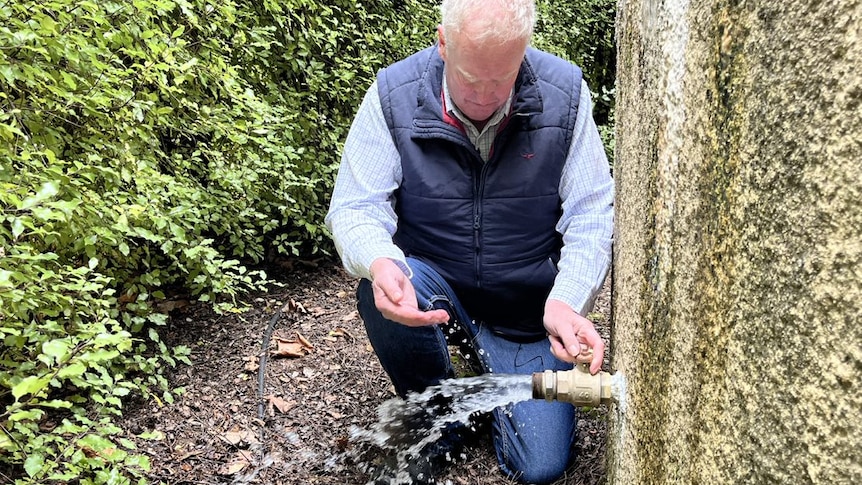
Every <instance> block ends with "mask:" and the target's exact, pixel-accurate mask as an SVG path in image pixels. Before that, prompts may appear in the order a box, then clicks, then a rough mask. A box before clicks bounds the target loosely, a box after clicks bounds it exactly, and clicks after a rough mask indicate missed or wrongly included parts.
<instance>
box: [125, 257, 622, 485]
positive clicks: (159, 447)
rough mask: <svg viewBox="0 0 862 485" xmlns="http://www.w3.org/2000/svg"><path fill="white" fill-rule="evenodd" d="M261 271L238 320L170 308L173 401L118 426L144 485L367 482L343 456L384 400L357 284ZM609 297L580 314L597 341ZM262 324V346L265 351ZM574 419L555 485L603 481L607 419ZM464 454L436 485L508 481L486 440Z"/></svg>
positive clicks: (329, 272)
mask: <svg viewBox="0 0 862 485" xmlns="http://www.w3.org/2000/svg"><path fill="white" fill-rule="evenodd" d="M268 274H270V277H272V278H276V279H277V280H278V284H275V285H273V286H272V287H271V288H270V290H269V291H268V292H266V293H261V294H257V295H251V296H249V297H248V298H247V299H246V303H247V304H248V305H250V308H249V309H248V311H246V312H243V313H228V314H222V315H219V314H215V313H214V312H213V311H212V310H211V309H210V308H208V306H206V305H188V306H185V307H181V308H178V309H175V310H173V312H172V318H171V320H170V324H169V325H168V327H167V328H166V329H165V331H164V332H163V339H164V340H165V341H166V342H167V343H168V344H169V345H185V346H187V347H188V348H190V349H191V356H190V359H191V362H192V365H182V364H181V365H179V366H178V367H177V368H176V369H174V370H172V371H171V373H170V375H169V379H170V382H171V385H172V386H173V387H179V388H182V389H184V392H182V393H181V394H179V395H178V396H177V397H175V399H174V400H173V402H172V403H167V402H165V401H164V400H162V399H156V398H154V397H151V398H150V399H148V400H143V399H140V400H138V401H137V402H132V403H130V404H129V405H128V406H127V407H126V409H125V411H124V417H123V419H122V421H121V423H120V426H121V427H122V428H123V430H124V431H125V435H126V437H127V438H128V439H130V440H132V441H134V442H135V443H136V444H137V446H138V449H139V450H140V451H141V452H142V453H144V454H146V455H148V456H149V459H150V461H151V465H152V467H151V471H150V472H149V473H148V475H149V479H150V480H151V481H152V482H154V483H159V482H161V483H167V484H222V483H263V484H303V485H304V484H365V483H366V482H367V481H368V479H369V476H368V475H367V474H366V473H365V472H364V471H363V470H364V469H365V468H366V466H367V463H365V464H363V463H359V462H358V461H361V460H357V459H356V458H355V457H354V458H351V454H350V453H346V452H349V451H350V450H351V448H352V447H353V446H354V444H353V443H351V441H350V439H349V433H350V430H351V428H352V427H360V428H366V427H369V426H370V425H371V424H372V423H373V422H374V421H375V419H376V416H375V410H376V408H377V406H378V405H380V404H381V403H382V402H383V401H385V400H387V399H391V398H394V397H395V393H394V390H393V388H392V386H391V384H390V382H389V380H388V378H387V377H386V375H385V374H384V372H383V370H382V368H381V367H380V364H379V363H378V361H377V358H376V357H375V355H374V353H373V351H372V349H371V346H370V345H369V343H368V340H367V337H366V335H365V330H364V327H363V325H362V321H361V320H360V318H359V316H358V314H357V312H356V307H355V299H354V291H355V286H356V280H355V279H352V278H351V277H349V276H348V275H347V274H346V273H345V272H344V271H343V270H342V269H341V268H340V266H339V265H338V264H336V263H335V262H333V261H329V260H321V261H316V262H310V263H309V262H304V263H299V262H295V263H283V264H282V265H280V266H279V267H278V269H277V270H272V269H270V270H269V271H268ZM609 293H610V290H609V285H608V284H605V288H604V290H603V292H602V293H601V295H600V296H599V298H598V300H597V302H596V308H595V310H594V313H592V314H591V315H590V317H591V318H592V319H593V320H594V321H595V322H596V326H597V328H598V329H599V332H600V333H601V334H602V336H603V337H604V338H605V340H606V343H607V341H608V333H609V331H608V324H607V322H608V321H609V307H610V304H609ZM280 309H282V310H283V311H282V312H281V313H280V314H278V312H279V310H280ZM277 314H278V316H276V315H277ZM273 320H275V323H274V326H273V328H274V331H273V333H272V336H273V338H272V339H270V340H269V341H266V342H265V334H266V332H267V329H268V327H269V324H270V322H271V321H273ZM278 342H280V343H281V344H280V346H279V348H276V347H277V343H278ZM264 348H266V354H265V355H266V359H265V362H263V363H264V364H265V365H264V373H263V376H264V385H263V388H264V391H263V393H262V396H264V397H263V399H259V397H258V395H259V376H260V374H261V373H260V364H261V362H262V359H261V358H260V357H261V354H262V350H263V349H264ZM273 351H280V352H281V353H282V354H284V355H281V356H279V355H273ZM291 354H293V356H291ZM609 354H610V353H609V352H608V353H606V355H609ZM605 370H607V369H605ZM578 412H579V414H580V420H579V423H578V445H577V446H578V450H577V451H578V458H577V460H576V462H575V463H574V464H573V465H572V467H571V468H570V469H569V471H568V472H567V474H566V476H565V477H563V478H561V479H560V480H558V481H557V482H556V484H555V485H563V484H578V485H581V484H584V485H593V484H601V483H604V481H605V475H606V474H605V459H604V455H605V441H606V433H607V430H606V417H607V410H606V409H605V408H604V407H598V408H594V409H591V410H583V409H580V410H579V411H578ZM261 416H262V417H261ZM465 455H466V460H462V461H459V462H457V463H455V464H454V465H452V466H451V467H450V468H449V469H448V470H447V471H446V472H445V473H444V474H443V475H441V476H439V477H438V478H437V479H438V481H439V483H451V484H482V485H497V484H500V485H502V484H511V483H515V482H513V481H511V480H509V479H507V478H506V477H504V476H503V475H502V473H501V472H500V471H499V468H498V466H497V461H496V457H495V455H494V451H493V447H492V445H491V440H490V434H489V433H487V432H486V433H484V435H483V436H481V437H480V439H478V440H476V441H475V443H472V444H471V445H470V446H469V447H468V448H467V449H466V452H465Z"/></svg>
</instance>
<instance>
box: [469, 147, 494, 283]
mask: <svg viewBox="0 0 862 485" xmlns="http://www.w3.org/2000/svg"><path fill="white" fill-rule="evenodd" d="M479 160H480V161H479V163H480V167H479V170H478V173H477V174H476V175H477V177H476V195H475V197H474V200H473V239H474V244H473V251H474V258H473V259H474V261H475V262H476V267H475V271H476V288H481V287H482V209H483V204H482V196H483V193H484V191H485V176H486V173H487V171H488V164H490V163H491V161H490V160H488V161H487V162H483V161H482V160H481V158H480V159H479ZM474 173H475V172H474Z"/></svg>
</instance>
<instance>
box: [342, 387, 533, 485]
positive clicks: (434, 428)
mask: <svg viewBox="0 0 862 485" xmlns="http://www.w3.org/2000/svg"><path fill="white" fill-rule="evenodd" d="M528 399H532V377H531V376H530V375H515V374H485V375H481V376H477V377H468V378H460V379H447V380H444V381H442V382H441V383H440V384H439V385H437V386H432V387H429V388H428V389H426V390H425V391H424V392H422V393H414V394H411V395H408V396H407V398H406V399H398V398H396V399H390V400H388V401H386V402H384V403H383V404H381V405H380V406H379V407H378V408H377V418H378V419H377V422H376V423H374V424H373V425H372V426H370V427H369V428H365V429H360V428H354V429H353V430H351V433H350V438H351V441H353V442H354V443H357V444H366V445H372V446H375V447H377V448H379V449H380V450H381V451H382V455H383V456H385V457H386V459H385V460H384V462H383V463H382V464H380V465H379V466H378V467H377V469H376V470H370V474H371V475H372V477H373V478H372V481H371V482H369V483H372V484H391V485H395V484H410V483H414V481H415V474H416V468H415V467H416V464H417V463H420V464H421V463H423V462H425V461H428V460H431V459H440V458H441V457H440V456H437V455H439V454H443V455H444V456H443V457H442V458H443V459H445V460H447V461H453V460H454V459H456V458H457V457H453V456H449V455H446V454H445V453H446V451H447V450H446V448H445V447H441V445H440V444H439V443H438V440H441V438H444V432H446V431H448V430H452V429H455V428H457V427H459V426H461V427H466V428H469V427H470V426H471V418H475V417H476V416H477V415H479V414H483V413H487V412H490V411H492V410H494V409H495V408H497V407H500V406H506V405H508V404H512V403H517V402H520V401H525V400H528ZM443 441H444V442H445V440H443ZM411 466H413V467H414V469H413V470H410V467H411ZM411 472H412V473H413V475H414V476H411ZM426 478H430V477H426Z"/></svg>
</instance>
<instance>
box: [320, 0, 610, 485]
mask: <svg viewBox="0 0 862 485" xmlns="http://www.w3.org/2000/svg"><path fill="white" fill-rule="evenodd" d="M441 12H442V23H441V25H440V26H439V27H438V32H437V33H438V43H437V44H436V45H435V46H433V47H430V48H427V49H424V50H422V51H420V52H418V53H416V54H414V55H412V56H410V57H408V58H406V59H404V60H402V61H400V62H397V63H395V64H393V65H392V66H389V67H387V68H386V69H383V70H381V71H380V73H379V74H378V76H377V79H376V81H375V83H374V84H373V85H372V86H371V87H370V88H369V90H368V92H367V93H366V95H365V98H364V100H363V102H362V104H361V106H360V107H359V111H358V112H357V115H356V118H355V120H354V122H353V125H352V126H351V129H350V133H349V135H348V137H347V140H346V143H345V146H344V152H343V157H342V164H341V167H340V170H339V173H338V177H337V180H336V184H335V190H334V192H333V196H332V204H331V207H330V211H329V214H328V215H327V219H326V220H327V225H328V226H329V228H330V229H331V231H332V234H333V237H334V240H335V244H336V247H337V249H338V251H339V254H340V255H341V257H342V260H343V262H344V265H345V268H346V269H347V270H348V272H350V273H351V274H353V275H355V276H357V277H360V278H362V279H361V280H360V283H359V287H358V290H357V298H358V307H359V310H360V314H361V316H362V318H363V320H364V322H365V326H366V329H367V332H368V336H369V339H370V340H371V344H372V346H373V348H374V350H375V352H376V354H377V356H378V358H379V360H380V362H381V364H382V365H383V368H384V369H385V371H386V372H387V374H388V375H389V377H390V379H391V380H392V382H393V384H394V386H395V389H396V391H397V393H398V394H399V395H401V396H402V397H403V396H405V395H406V394H407V393H410V392H419V391H422V390H423V389H425V388H426V387H428V386H430V385H434V384H437V383H438V382H440V380H442V379H445V378H449V377H452V376H453V369H452V365H451V361H450V356H449V352H448V346H447V341H446V339H445V337H444V331H443V329H442V328H441V327H443V326H445V325H451V326H456V327H458V328H459V329H460V330H462V331H463V332H465V333H466V335H467V336H468V337H469V338H468V343H469V344H470V345H471V346H472V347H473V348H474V349H476V350H477V352H476V353H477V355H479V356H480V365H481V367H482V370H483V371H485V372H494V373H519V374H530V373H533V372H539V371H543V370H546V369H554V370H563V369H570V368H571V366H572V363H573V362H575V361H578V360H580V359H588V362H589V363H590V371H591V372H593V373H596V372H598V371H599V369H600V368H601V365H602V362H603V356H604V343H603V342H602V339H601V338H600V337H599V335H598V333H597V332H596V330H595V328H594V327H593V324H592V322H590V321H589V320H588V319H587V318H585V317H584V315H585V314H586V312H588V311H589V309H590V308H591V306H592V304H593V302H594V299H595V296H596V294H597V293H598V292H599V290H600V288H601V285H602V282H603V280H604V278H605V275H606V274H607V269H608V266H609V262H610V250H611V236H612V224H613V197H614V192H613V191H614V185H613V180H612V178H611V176H610V170H609V167H608V162H607V159H606V157H605V154H604V149H603V147H602V144H601V141H600V138H599V135H598V131H597V129H596V126H595V123H594V121H593V120H592V111H591V102H590V95H589V91H588V88H587V86H586V83H585V82H584V81H583V79H582V76H581V70H580V69H579V68H578V67H576V66H574V65H572V64H571V63H569V62H567V61H564V60H562V59H560V58H558V57H555V56H552V55H550V54H548V53H545V52H541V51H539V50H536V49H533V48H531V47H529V41H530V37H531V35H532V31H533V25H534V19H535V6H534V3H533V0H508V1H505V0H444V1H443V4H442V7H441ZM548 339H549V340H550V345H548ZM493 414H494V415H493V426H492V433H493V437H494V443H495V447H496V450H497V457H498V460H499V463H500V466H501V469H502V470H503V472H504V473H506V475H507V476H509V477H512V478H514V479H517V480H520V481H522V482H525V483H549V482H552V481H554V480H555V479H556V478H558V477H559V476H561V475H562V474H563V473H564V472H565V470H566V468H567V466H568V465H569V464H570V463H571V459H572V448H573V443H574V440H575V437H576V427H575V412H574V409H573V408H572V406H571V405H569V404H563V403H546V402H542V401H527V402H522V403H518V404H515V405H514V406H512V407H511V408H510V409H505V410H504V409H498V410H497V411H495V412H494V413H493Z"/></svg>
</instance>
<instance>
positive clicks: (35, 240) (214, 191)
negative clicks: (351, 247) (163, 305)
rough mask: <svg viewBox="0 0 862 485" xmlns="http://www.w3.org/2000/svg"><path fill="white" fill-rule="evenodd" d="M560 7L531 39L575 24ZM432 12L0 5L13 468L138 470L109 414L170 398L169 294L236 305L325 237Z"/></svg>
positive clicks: (381, 7) (269, 4) (325, 247)
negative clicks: (338, 182)
mask: <svg viewBox="0 0 862 485" xmlns="http://www.w3.org/2000/svg"><path fill="white" fill-rule="evenodd" d="M596 1H598V0H596ZM549 5H550V4H548V6H546V7H543V8H545V9H547V10H545V11H546V12H547V15H548V17H547V20H544V21H543V22H546V23H543V24H542V25H543V26H544V27H540V33H539V36H538V38H539V40H540V41H543V39H546V41H550V40H551V39H552V38H551V37H550V36H549V35H548V34H543V33H542V32H548V33H550V32H553V31H554V29H556V31H557V32H566V33H567V34H566V35H568V34H570V33H573V32H575V30H572V29H575V27H574V26H573V25H582V24H569V23H567V22H571V21H572V20H573V19H575V20H578V21H581V19H580V17H577V16H576V17H570V16H569V14H568V13H565V12H561V11H560V10H558V9H557V8H556V7H555V8H554V9H550V7H549ZM578 5H580V4H578ZM585 5H588V6H589V5H593V4H589V3H587V4H585ZM596 5H598V3H596ZM602 5H604V4H602ZM560 8H561V9H562V7H560ZM437 21H438V19H437V12H436V8H435V7H434V5H433V4H431V3H430V2H424V1H420V0H406V1H391V0H368V1H364V2H348V1H344V0H334V1H331V2H317V1H312V0H283V1H274V0H255V1H253V0H219V1H215V0H134V1H131V2H129V1H123V2H117V1H109V2H98V3H97V2H93V1H90V0H40V1H36V0H19V1H16V2H2V3H0V107H2V111H0V207H2V210H3V212H2V219H0V338H2V347H0V363H2V365H0V403H2V406H3V408H2V413H0V464H6V465H7V466H12V467H14V473H15V474H16V477H18V479H19V482H21V483H31V482H52V481H53V482H69V481H75V480H77V481H78V482H79V483H109V482H110V483H126V482H128V481H129V480H130V479H131V478H134V477H136V476H137V477H143V476H144V475H145V473H146V470H147V469H148V467H149V464H148V462H147V460H146V458H145V457H143V456H141V455H140V454H139V453H137V452H136V451H135V449H134V444H133V443H132V442H130V441H128V440H124V439H123V438H122V437H121V436H120V430H119V429H118V428H117V426H116V425H115V424H114V423H113V419H114V417H115V416H117V415H118V414H119V413H121V411H122V402H123V401H122V400H123V398H124V397H125V396H127V395H129V394H131V393H142V394H143V395H144V396H145V397H147V398H151V399H158V400H163V401H167V402H170V401H171V400H172V399H173V396H174V394H175V393H176V392H178V391H180V390H170V389H169V388H168V384H167V381H166V379H165V377H164V371H165V369H167V368H169V367H171V366H174V365H176V364H177V363H178V362H184V363H188V362H189V361H188V349H185V348H168V347H167V346H166V344H165V343H164V342H162V341H161V339H160V337H159V328H160V327H161V326H163V325H165V324H166V322H167V316H166V315H164V314H162V313H159V312H158V311H157V310H156V305H157V303H158V302H159V300H162V299H164V298H169V297H175V296H176V295H189V296H190V297H191V298H194V299H197V300H201V301H210V302H212V303H213V304H215V305H217V306H218V307H219V308H222V309H233V308H235V307H236V306H241V303H239V302H238V301H237V299H236V296H237V295H241V294H242V293H243V292H245V291H247V290H248V289H251V288H257V287H259V286H260V285H261V284H263V283H264V282H265V276H264V275H263V273H262V272H260V271H253V270H251V269H249V267H250V266H251V265H257V264H259V263H262V262H264V261H266V260H267V258H269V257H272V256H274V255H278V254H281V255H314V254H321V253H328V252H330V246H329V244H330V243H329V239H328V237H327V235H326V233H325V230H324V228H323V223H322V221H323V215H324V214H325V211H326V209H327V205H328V196H329V194H330V192H331V188H332V182H333V178H334V177H333V176H334V172H335V170H336V168H337V166H338V161H339V158H338V156H339V151H340V144H341V143H342V141H343V140H344V138H345V136H346V132H347V130H348V129H349V126H350V122H351V120H352V116H353V113H354V112H355V110H356V108H357V106H358V104H359V101H360V100H361V98H362V95H363V94H364V91H365V89H366V88H367V87H368V85H370V83H371V81H372V79H373V77H374V74H375V73H376V71H377V70H378V69H380V68H381V67H383V66H385V65H386V64H388V63H390V62H392V61H394V60H396V59H398V58H401V57H404V56H406V55H408V54H409V53H412V52H414V51H415V50H417V49H419V48H421V47H424V46H427V45H429V44H430V43H432V42H433V41H434V38H435V30H434V27H435V26H436V23H437ZM583 25H587V24H583ZM579 28H580V27H579ZM543 29H544V30H543ZM577 32H578V33H579V35H585V34H583V32H587V31H586V30H584V31H580V30H579V31H577ZM589 32H592V31H589ZM579 39H582V38H579ZM558 41H559V37H557V38H556V41H555V42H558ZM547 45H550V46H555V45H557V46H559V48H560V49H562V50H561V52H564V53H566V54H567V55H568V56H571V55H572V53H574V52H579V51H578V50H577V49H580V48H581V47H582V46H586V45H591V44H590V43H589V42H588V41H587V40H578V41H577V42H576V41H574V40H572V41H571V43H570V44H569V45H561V44H558V43H554V42H547ZM602 45H603V44H602ZM575 60H578V62H580V63H581V64H582V65H584V67H585V68H586V69H588V70H589V69H591V68H590V67H589V66H590V61H589V59H587V58H582V59H578V58H576V59H575ZM596 69H598V68H596ZM589 72H600V71H599V70H593V71H589ZM593 75H594V74H588V76H593ZM604 82H605V81H601V82H600V85H607V86H611V85H612V82H611V83H610V84H601V83H604ZM599 92H602V91H599Z"/></svg>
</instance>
